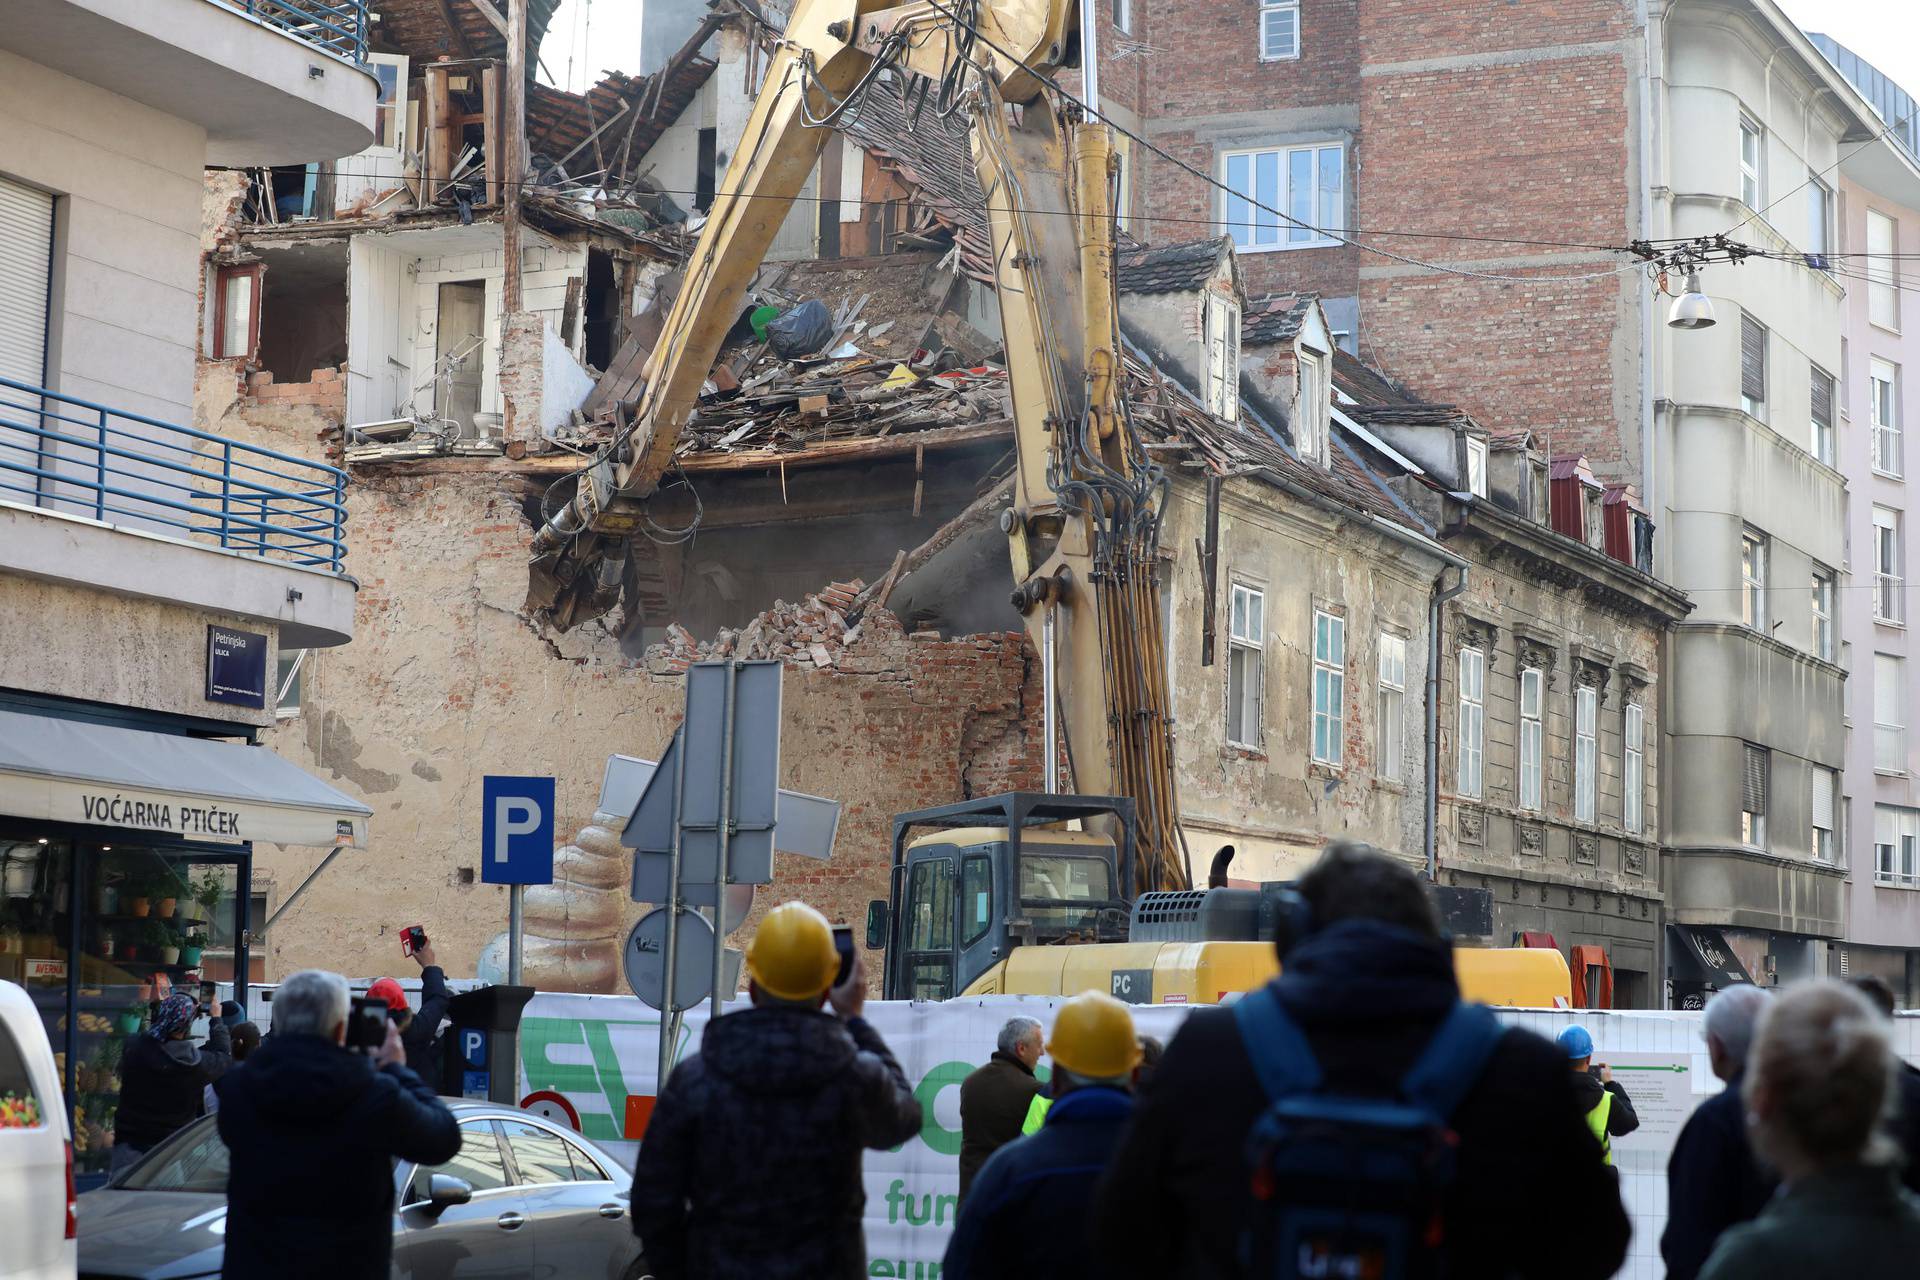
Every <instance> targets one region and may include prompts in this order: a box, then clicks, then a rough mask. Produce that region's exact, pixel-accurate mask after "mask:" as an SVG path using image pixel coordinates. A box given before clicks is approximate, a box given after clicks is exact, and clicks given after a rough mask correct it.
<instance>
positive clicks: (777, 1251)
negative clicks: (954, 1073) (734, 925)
mask: <svg viewBox="0 0 1920 1280" xmlns="http://www.w3.org/2000/svg"><path fill="white" fill-rule="evenodd" d="M746 960H747V974H748V976H749V978H750V982H749V984H748V987H747V992H748V995H749V997H750V998H751V999H752V1002H753V1007H752V1008H751V1009H746V1010H742V1011H741V1012H738V1013H729V1014H727V1015H725V1016H724V1017H721V1018H718V1019H716V1020H715V1021H713V1022H710V1023H708V1024H707V1029H706V1033H705V1035H704V1036H703V1037H702V1038H701V1042H700V1052H699V1053H697V1054H694V1055H692V1056H691V1057H689V1058H686V1059H684V1060H683V1061H682V1062H681V1063H680V1065H679V1066H677V1067H675V1068H674V1071H673V1074H672V1076H670V1077H669V1078H668V1080H667V1085H666V1088H665V1089H663V1090H661V1091H660V1096H659V1100H658V1102H657V1103H656V1104H655V1105H654V1109H653V1116H652V1118H651V1119H650V1120H649V1121H648V1123H647V1131H646V1135H645V1137H644V1138H643V1139H642V1141H641V1144H640V1157H639V1160H638V1161H637V1162H636V1164H635V1165H634V1171H633V1230H634V1234H636V1235H638V1236H639V1237H640V1240H641V1242H642V1244H643V1246H644V1247H645V1249H646V1255H647V1265H648V1267H649V1268H650V1269H651V1271H652V1273H653V1274H654V1275H655V1276H656V1277H658V1280H682V1278H683V1277H700V1278H701V1280H707V1278H708V1277H712V1278H714V1280H726V1278H729V1277H735V1276H742V1277H744V1276H755V1277H771V1278H775V1280H777V1278H780V1277H792V1278H793V1280H802V1278H804V1280H839V1278H840V1277H846V1278H847V1280H853V1277H856V1276H865V1275H866V1274H867V1246H866V1239H865V1237H864V1236H863V1234H862V1233H861V1230H860V1218H861V1213H862V1210H863V1209H864V1208H865V1205H866V1193H865V1191H864V1189H863V1187H862V1184H861V1180H860V1160H861V1155H860V1153H861V1151H862V1150H863V1149H864V1148H868V1147H871V1148H874V1149H876V1150H878V1149H884V1148H887V1147H893V1146H898V1145H899V1144H900V1143H902V1142H905V1141H906V1140H907V1139H908V1138H911V1137H912V1136H913V1135H915V1134H916V1133H918V1132H920V1119H921V1115H920V1103H919V1101H918V1100H917V1099H915V1098H914V1096H913V1090H912V1089H911V1088H910V1087H909V1086H908V1084H907V1077H906V1074H905V1073H904V1072H902V1071H901V1070H900V1064H899V1063H898V1062H896V1061H894V1057H893V1054H892V1053H890V1052H889V1051H888V1049H887V1046H886V1042H885V1041H883V1040H881V1038H880V1034H879V1033H878V1032H877V1031H875V1030H874V1029H873V1028H872V1027H871V1026H870V1025H868V1023H867V1021H866V1019H864V1018H862V1017H861V1016H860V1014H861V1011H862V1010H863V1009H864V1008H865V1007H866V998H867V997H866V985H865V977H864V975H863V974H862V972H861V966H860V963H859V959H858V957H857V956H856V957H855V959H854V963H853V966H852V972H851V973H850V974H849V976H848V977H847V980H846V981H845V982H843V983H841V984H840V985H838V986H836V985H834V980H835V978H836V977H838V975H839V970H840V954H839V952H838V951H836V950H835V949H834V945H833V929H832V926H830V925H829V924H828V923H827V918H826V917H825V916H823V915H821V914H820V913H819V912H818V911H815V910H814V909H813V908H812V907H810V906H808V905H806V904H805V903H804V902H788V903H784V904H782V905H781V906H778V907H775V908H774V909H773V910H772V911H769V912H768V913H767V918H766V919H764V920H762V921H761V922H760V927H759V928H758V929H757V930H755V931H754V935H753V941H752V942H750V943H748V944H747V956H746ZM822 1006H829V1007H831V1009H832V1012H831V1013H828V1012H826V1011H825V1009H823V1007H822Z"/></svg>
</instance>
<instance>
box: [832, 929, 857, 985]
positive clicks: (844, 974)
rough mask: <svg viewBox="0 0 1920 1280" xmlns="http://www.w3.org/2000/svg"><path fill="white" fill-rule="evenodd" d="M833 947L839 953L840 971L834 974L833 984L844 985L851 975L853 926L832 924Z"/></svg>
mask: <svg viewBox="0 0 1920 1280" xmlns="http://www.w3.org/2000/svg"><path fill="white" fill-rule="evenodd" d="M833 949H834V950H835V951H838V952H839V953H840V972H839V973H838V974H837V975H835V977H834V979H833V985H834V986H836V987H844V986H846V985H847V979H848V978H851V977H852V976H853V926H852V925H850V924H837V925H835V926H833Z"/></svg>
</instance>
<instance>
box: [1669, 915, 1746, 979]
mask: <svg viewBox="0 0 1920 1280" xmlns="http://www.w3.org/2000/svg"><path fill="white" fill-rule="evenodd" d="M1667 938H1668V943H1667V961H1668V963H1669V965H1670V966H1671V967H1672V970H1673V978H1674V981H1676V982H1704V983H1706V984H1707V985H1709V986H1711V987H1712V988H1713V989H1714V990H1715V991H1724V990H1726V989H1727V988H1728V987H1733V986H1738V985H1740V984H1741V983H1743V982H1744V983H1749V984H1750V983H1752V982H1753V975H1752V974H1750V973H1748V972H1747V967H1746V966H1745V965H1743V964H1741V963H1740V957H1739V956H1738V955H1737V954H1735V952H1734V950H1733V948H1732V947H1730V946H1728V945H1727V938H1726V935H1725V934H1723V933H1721V932H1720V930H1718V929H1715V928H1711V927H1709V926H1707V925H1697V924H1676V925H1669V926H1668V927H1667Z"/></svg>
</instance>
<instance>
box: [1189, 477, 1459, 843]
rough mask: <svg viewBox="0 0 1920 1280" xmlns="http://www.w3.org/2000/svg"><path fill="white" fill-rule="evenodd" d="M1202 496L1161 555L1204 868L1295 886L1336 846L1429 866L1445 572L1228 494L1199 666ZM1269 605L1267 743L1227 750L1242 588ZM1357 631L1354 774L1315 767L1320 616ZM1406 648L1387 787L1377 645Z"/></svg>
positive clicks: (1246, 486) (1240, 488)
mask: <svg viewBox="0 0 1920 1280" xmlns="http://www.w3.org/2000/svg"><path fill="white" fill-rule="evenodd" d="M1205 530H1206V488H1205V485H1204V484H1203V483H1200V482H1198V481H1195V480H1191V479H1186V478H1183V479H1181V480H1179V481H1177V482H1176V483H1175V485H1174V488H1173V500H1172V502H1171V503H1170V504H1169V509H1168V512H1167V520H1166V526H1165V531H1164V533H1163V534H1162V538H1161V541H1162V544H1163V545H1164V546H1167V547H1170V548H1175V549H1177V550H1176V552H1175V561H1174V566H1173V571H1172V582H1171V589H1170V591H1169V592H1168V593H1167V601H1168V608H1167V617H1168V619H1169V626H1168V634H1167V646H1168V661H1167V668H1168V675H1169V683H1170V685H1171V692H1172V695H1173V709H1174V717H1175V733H1176V749H1175V755H1176V758H1177V759H1178V760H1179V761H1180V817H1181V825H1182V826H1183V827H1184V828H1185V830H1186V835H1187V843H1188V847H1189V848H1190V850H1191V851H1192V854H1193V862H1194V865H1195V867H1196V868H1203V867H1205V866H1206V865H1207V862H1208V860H1209V859H1210V858H1211V857H1212V855H1213V851H1214V850H1215V849H1217V848H1218V847H1219V846H1220V845H1222V844H1228V843H1231V844H1233V845H1234V846H1235V849H1236V850H1237V856H1236V859H1235V862H1234V865H1233V874H1234V875H1235V876H1236V877H1239V878H1246V879H1252V880H1278V879H1291V878H1292V877H1294V876H1297V875H1298V874H1299V873H1300V872H1301V871H1303V870H1305V868H1306V866H1307V864H1308V862H1309V861H1310V860H1311V859H1312V857H1313V856H1314V855H1315V854H1316V853H1317V851H1318V850H1319V848H1320V846H1321V845H1322V844H1323V843H1324V842H1325V841H1326V840H1329V839H1334V838H1339V837H1345V838H1348V839H1356V840H1365V841H1367V842H1369V843H1371V844H1374V845H1377V846H1379V847H1380V848H1382V849H1384V850H1388V851H1391V852H1393V853H1396V854H1399V855H1401V856H1403V857H1405V858H1407V859H1408V860H1409V861H1417V860H1418V859H1419V858H1420V857H1421V853H1422V837H1423V831H1424V823H1425V813H1426V809H1425V790H1426V787H1425V774H1424V772H1423V770H1424V757H1423V755H1422V744H1423V743H1424V742H1425V740H1426V731H1425V722H1424V716H1425V708H1424V701H1423V697H1422V694H1423V688H1422V681H1423V680H1424V676H1425V672H1426V655H1427V603H1428V593H1429V592H1430V591H1431V589H1432V585H1433V574H1434V572H1435V571H1436V569H1437V568H1438V561H1437V560H1432V559H1428V558H1425V557H1419V556H1417V555H1416V554H1415V553H1413V552H1410V551H1408V550H1407V549H1406V548H1404V547H1402V546H1400V545H1399V544H1397V543H1392V542H1389V541H1387V540H1386V539H1384V538H1381V537H1380V536H1379V535H1377V534H1374V533H1371V532H1368V531H1366V530H1365V528H1364V527H1363V526H1361V525H1360V524H1359V523H1358V522H1356V521H1353V520H1350V519H1344V518H1342V517H1339V516H1336V515H1335V514H1333V513H1332V512H1330V511H1327V510H1325V509H1322V508H1319V507H1315V506H1311V505H1309V504H1307V503H1306V502H1303V501H1301V500H1299V499H1296V498H1292V497H1289V496H1288V495H1286V494H1283V493H1280V492H1279V491H1278V490H1276V489H1273V488H1272V487H1270V486H1268V485H1266V484H1264V483H1262V482H1260V481H1257V480H1252V479H1239V480H1230V481H1228V482H1227V484H1226V485H1225V487H1224V490H1223V493H1222V499H1221V509H1220V544H1219V573H1218V581H1217V584H1216V588H1215V590H1216V595H1215V611H1214V633H1215V635H1214V649H1213V662H1212V665H1210V666H1202V665H1201V663H1200V658H1201V628H1202V620H1203V617H1204V608H1205V601H1206V582H1205V578H1204V575H1203V574H1202V573H1201V572H1200V570H1199V568H1198V565H1197V556H1196V555H1195V554H1194V551H1193V548H1194V547H1195V545H1196V543H1198V542H1199V541H1200V540H1201V539H1202V538H1203V537H1204V535H1205ZM1234 583H1241V584H1244V585H1246V586H1249V587H1251V588H1254V589H1256V590H1258V591H1260V592H1262V593H1263V595H1264V604H1265V609H1264V614H1265V617H1264V620H1263V621H1264V626H1263V627H1262V635H1261V639H1262V642H1263V645H1264V648H1263V651H1262V658H1261V664H1260V665H1261V673H1262V696H1261V719H1262V722H1263V723H1262V725H1261V733H1260V742H1259V743H1258V744H1255V745H1253V746H1242V745H1238V744H1235V743H1232V742H1229V741H1228V738H1227V684H1228V678H1227V671H1228V657H1229V645H1228V632H1229V621H1230V606H1231V601H1232V584H1234ZM1316 608H1318V609H1325V610H1328V611H1330V612H1334V613H1337V614H1340V615H1341V616H1343V617H1345V619H1346V664H1345V669H1346V680H1345V698H1344V700H1343V716H1342V735H1341V736H1342V742H1343V752H1342V754H1343V760H1342V763H1341V765H1340V766H1339V767H1338V768H1334V767H1330V766H1327V765H1324V764H1316V763H1314V762H1313V760H1312V758H1311V757H1312V732H1313V716H1312V712H1313V699H1312V692H1311V690H1312V681H1313V613H1314V610H1315V609H1316ZM1383 632H1391V633H1392V634H1395V635H1398V636H1401V637H1403V638H1404V639H1405V640H1406V646H1407V681H1408V687H1407V690H1406V693H1405V695H1404V696H1403V698H1402V699H1401V717H1402V718H1401V725H1400V735H1399V736H1400V742H1401V756H1400V760H1399V769H1398V771H1397V772H1398V779H1397V780H1396V779H1393V778H1390V777H1386V776H1383V774H1384V773H1385V772H1388V771H1383V770H1382V768H1381V766H1380V761H1379V759H1378V748H1379V744H1380V741H1381V738H1380V727H1379V702H1378V696H1377V693H1378V684H1377V681H1376V676H1375V673H1376V672H1377V671H1378V669H1379V638H1380V635H1381V634H1382V633H1383Z"/></svg>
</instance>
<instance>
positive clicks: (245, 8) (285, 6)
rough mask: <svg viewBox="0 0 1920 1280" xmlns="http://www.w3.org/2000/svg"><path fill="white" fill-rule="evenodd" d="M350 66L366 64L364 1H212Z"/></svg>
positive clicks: (365, 11)
mask: <svg viewBox="0 0 1920 1280" xmlns="http://www.w3.org/2000/svg"><path fill="white" fill-rule="evenodd" d="M214 3H216V4H224V5H226V6H227V8H229V9H238V10H239V11H240V12H242V13H244V14H246V15H247V16H248V17H250V18H257V19H258V20H260V21H261V22H264V23H266V24H267V25H268V26H271V27H278V28H280V29H281V30H282V31H285V32H287V33H289V34H291V35H295V36H298V37H299V38H300V39H302V40H305V41H306V42H307V43H308V44H314V45H319V46H320V47H321V48H322V49H327V50H330V51H331V52H333V53H337V54H339V55H340V56H341V57H343V58H345V59H347V60H348V61H349V62H357V63H364V62H366V60H367V3H366V0H214Z"/></svg>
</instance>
